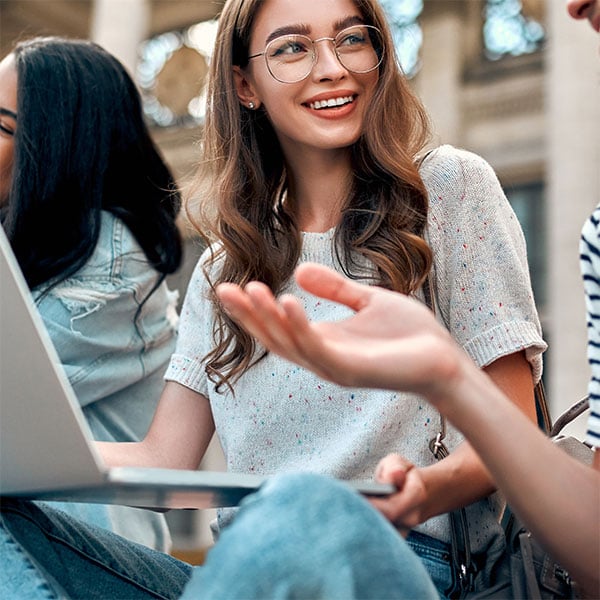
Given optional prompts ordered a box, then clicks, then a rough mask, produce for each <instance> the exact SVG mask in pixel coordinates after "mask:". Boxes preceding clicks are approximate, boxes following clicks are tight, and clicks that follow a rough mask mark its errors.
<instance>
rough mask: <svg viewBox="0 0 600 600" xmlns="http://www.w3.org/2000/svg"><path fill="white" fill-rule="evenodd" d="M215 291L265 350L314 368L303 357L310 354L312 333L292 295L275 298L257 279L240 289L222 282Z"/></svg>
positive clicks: (232, 316) (229, 312)
mask: <svg viewBox="0 0 600 600" xmlns="http://www.w3.org/2000/svg"><path fill="white" fill-rule="evenodd" d="M217 295H218V297H219V299H220V301H221V303H222V305H223V307H224V308H225V310H226V311H227V312H228V314H229V315H230V316H231V318H233V319H234V320H235V321H236V322H238V323H239V324H240V325H241V326H242V327H244V329H246V330H247V331H248V333H250V335H252V336H254V337H255V338H257V339H258V341H259V342H260V343H261V344H262V345H263V346H265V347H266V348H267V349H268V350H270V351H272V352H275V353H276V354H279V355H280V356H282V357H284V358H286V359H288V360H291V361H293V362H296V363H297V364H300V365H301V366H305V367H308V368H310V367H311V366H312V367H313V369H314V365H311V364H309V363H308V362H307V361H306V357H307V356H310V354H311V348H312V346H311V343H312V342H314V341H315V339H314V338H315V336H314V334H313V332H312V330H311V328H310V324H309V322H308V320H307V319H306V315H305V314H304V310H303V309H302V307H301V305H300V303H299V302H298V300H297V299H296V298H294V297H293V296H283V297H282V298H281V299H280V301H278V300H276V299H275V297H274V296H273V294H272V293H271V290H270V289H269V288H268V287H267V286H266V285H264V284H262V283H258V282H250V283H248V284H247V285H246V287H245V288H244V289H242V288H241V287H240V286H238V285H234V284H225V283H224V284H221V285H219V286H217ZM288 313H289V314H288ZM317 342H318V340H317Z"/></svg>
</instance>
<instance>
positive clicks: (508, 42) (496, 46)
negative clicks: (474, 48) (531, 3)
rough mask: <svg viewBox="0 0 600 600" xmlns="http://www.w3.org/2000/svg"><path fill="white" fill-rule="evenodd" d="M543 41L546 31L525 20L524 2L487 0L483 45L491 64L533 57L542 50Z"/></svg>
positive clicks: (532, 19) (530, 20)
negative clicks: (500, 60) (520, 57)
mask: <svg viewBox="0 0 600 600" xmlns="http://www.w3.org/2000/svg"><path fill="white" fill-rule="evenodd" d="M552 1H555V0H552ZM544 40H545V31H544V28H543V27H542V25H541V24H540V23H539V22H538V21H537V20H535V19H534V18H532V17H527V16H525V14H524V11H523V2H522V1H521V0H487V2H486V7H485V21H484V25H483V41H484V45H485V53H486V56H487V57H488V58H489V59H490V60H497V59H499V58H502V57H503V56H507V55H508V56H520V55H521V54H530V53H531V52H535V51H536V50H539V49H540V48H541V46H542V44H543V42H544Z"/></svg>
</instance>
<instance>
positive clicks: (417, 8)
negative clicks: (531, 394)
mask: <svg viewBox="0 0 600 600" xmlns="http://www.w3.org/2000/svg"><path fill="white" fill-rule="evenodd" d="M381 6H382V7H383V10H384V12H385V14H386V16H387V18H388V21H389V22H390V26H391V28H392V34H393V36H394V45H395V46H396V52H397V53H398V59H399V60H400V65H401V66H402V70H403V71H404V72H405V73H406V75H407V76H408V77H413V76H414V75H416V74H417V72H418V71H419V67H420V60H419V53H420V51H421V46H422V44H423V32H422V31H421V26H420V25H419V23H418V21H417V19H418V18H419V15H420V14H421V12H422V11H423V0H381Z"/></svg>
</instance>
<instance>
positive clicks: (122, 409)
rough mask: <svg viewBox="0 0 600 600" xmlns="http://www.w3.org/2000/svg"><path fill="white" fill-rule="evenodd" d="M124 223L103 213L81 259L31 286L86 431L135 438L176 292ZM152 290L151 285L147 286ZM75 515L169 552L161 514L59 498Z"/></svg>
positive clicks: (170, 343)
mask: <svg viewBox="0 0 600 600" xmlns="http://www.w3.org/2000/svg"><path fill="white" fill-rule="evenodd" d="M159 277H160V274H159V273H158V272H157V271H156V270H155V269H153V268H152V267H151V266H150V265H149V264H148V261H147V259H146V256H145V255H144V253H143V251H142V249H141V247H140V246H139V244H138V243H137V241H136V239H135V238H134V236H133V234H132V233H131V232H130V231H129V229H128V228H127V227H126V226H125V224H124V223H123V222H122V221H121V220H120V219H118V218H116V217H115V216H114V215H112V214H110V213H108V212H106V211H103V212H102V220H101V227H100V234H99V239H98V243H97V245H96V247H95V248H94V251H93V253H92V255H91V256H90V258H89V259H88V261H87V262H86V263H85V265H84V266H83V267H81V268H80V269H79V270H78V271H77V272H76V273H75V274H74V275H72V276H70V277H69V278H68V279H66V280H65V281H61V282H60V283H58V284H57V285H56V286H50V287H49V288H48V286H42V287H39V288H36V289H35V290H33V297H34V299H35V301H36V306H37V308H38V310H39V312H40V315H41V317H42V319H43V321H44V324H45V326H46V329H47V330H48V333H49V335H50V339H51V340H52V343H53V345H54V347H55V349H56V351H57V354H58V357H59V359H60V362H61V363H62V366H63V368H64V370H65V373H66V375H67V377H68V379H69V382H70V383H71V386H72V387H73V390H74V392H75V395H76V396H77V399H78V401H79V403H80V405H81V406H82V408H83V413H84V415H85V417H86V420H87V422H88V425H89V426H90V429H91V432H92V435H93V436H94V438H95V439H97V440H103V441H119V442H126V441H136V440H139V439H141V438H143V437H144V436H145V434H146V431H147V430H148V427H149V425H150V422H151V420H152V417H153V415H154V411H155V409H156V405H157V403H158V400H159V397H160V394H161V392H162V389H163V386H164V381H163V374H164V372H165V370H166V366H167V364H168V361H169V358H170V356H171V353H172V352H173V350H174V346H175V337H176V324H177V323H176V320H177V317H176V310H175V305H176V300H177V298H176V294H175V293H173V292H170V291H169V289H168V288H167V285H166V283H165V282H162V283H161V285H160V286H158V288H156V289H155V290H154V288H155V286H156V284H157V282H158V280H159ZM153 290H154V291H153ZM60 508H61V509H63V510H65V511H67V512H69V513H71V514H73V515H74V516H76V517H78V518H80V519H83V520H85V521H88V522H90V523H94V524H96V525H99V526H101V527H106V528H108V529H111V530H112V531H115V532H116V533H119V534H120V535H123V536H125V537H128V538H129V539H132V540H134V541H137V542H140V543H144V544H146V545H149V546H151V547H154V548H157V549H160V550H168V548H169V547H170V537H169V534H168V529H167V527H166V521H165V518H164V515H160V514H157V513H149V512H148V511H141V510H139V509H133V508H129V507H123V506H119V507H116V506H113V507H108V506H101V505H82V504H80V505H75V504H61V505H60Z"/></svg>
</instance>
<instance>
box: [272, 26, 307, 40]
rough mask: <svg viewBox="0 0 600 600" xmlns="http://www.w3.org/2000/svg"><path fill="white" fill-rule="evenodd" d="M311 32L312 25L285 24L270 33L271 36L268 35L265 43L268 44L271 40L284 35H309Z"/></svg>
mask: <svg viewBox="0 0 600 600" xmlns="http://www.w3.org/2000/svg"><path fill="white" fill-rule="evenodd" d="M309 33H310V25H303V24H297V25H285V26H283V27H278V28H277V29H275V30H274V31H272V32H271V33H270V34H269V36H268V37H267V40H266V41H265V45H266V44H268V43H269V42H270V41H271V40H274V39H275V38H278V37H281V36H282V35H290V34H296V35H308V34H309Z"/></svg>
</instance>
